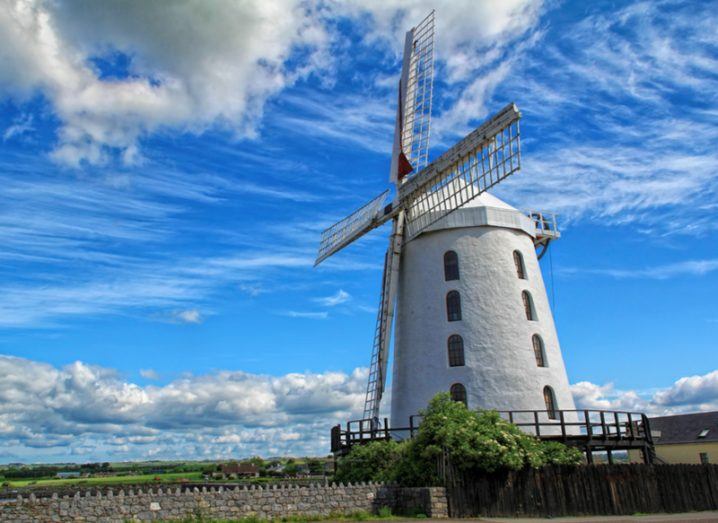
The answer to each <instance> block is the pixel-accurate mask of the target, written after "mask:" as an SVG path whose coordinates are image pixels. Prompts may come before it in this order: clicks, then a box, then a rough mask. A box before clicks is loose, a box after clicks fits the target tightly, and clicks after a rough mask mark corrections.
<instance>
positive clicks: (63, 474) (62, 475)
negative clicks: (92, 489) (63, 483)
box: [55, 470, 80, 479]
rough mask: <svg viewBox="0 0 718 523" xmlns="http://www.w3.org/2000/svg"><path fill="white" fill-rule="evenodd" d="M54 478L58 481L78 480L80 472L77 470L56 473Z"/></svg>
mask: <svg viewBox="0 0 718 523" xmlns="http://www.w3.org/2000/svg"><path fill="white" fill-rule="evenodd" d="M55 477H56V478H58V479H69V478H79V477H80V471H79V470H68V471H63V472H58V473H57V474H55Z"/></svg>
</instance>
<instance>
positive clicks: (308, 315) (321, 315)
mask: <svg viewBox="0 0 718 523" xmlns="http://www.w3.org/2000/svg"><path fill="white" fill-rule="evenodd" d="M280 314H282V315H283V316H287V317H289V318H304V319H308V320H326V319H327V318H329V313H328V312H326V311H319V312H317V311H286V312H282V313H280Z"/></svg>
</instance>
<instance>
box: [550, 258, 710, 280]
mask: <svg viewBox="0 0 718 523" xmlns="http://www.w3.org/2000/svg"><path fill="white" fill-rule="evenodd" d="M716 270H718V259H710V260H687V261H681V262H676V263H669V264H665V265H658V266H653V267H643V268H636V269H601V268H594V267H588V268H573V267H564V268H561V269H559V271H560V272H561V273H563V274H568V275H596V274H597V275H601V276H610V277H613V278H619V279H629V278H631V279H655V280H665V279H668V278H674V277H677V276H703V275H705V274H708V273H710V272H713V271H716Z"/></svg>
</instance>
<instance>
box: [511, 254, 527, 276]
mask: <svg viewBox="0 0 718 523" xmlns="http://www.w3.org/2000/svg"><path fill="white" fill-rule="evenodd" d="M514 265H516V275H517V276H518V277H519V279H521V280H525V279H526V268H525V267H524V257H523V255H522V254H521V253H520V252H519V251H514Z"/></svg>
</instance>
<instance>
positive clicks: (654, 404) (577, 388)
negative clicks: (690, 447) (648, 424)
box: [571, 370, 718, 416]
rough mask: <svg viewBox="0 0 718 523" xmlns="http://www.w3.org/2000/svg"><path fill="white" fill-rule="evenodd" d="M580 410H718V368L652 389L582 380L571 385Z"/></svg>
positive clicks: (664, 412) (652, 412)
mask: <svg viewBox="0 0 718 523" xmlns="http://www.w3.org/2000/svg"><path fill="white" fill-rule="evenodd" d="M571 392H572V393H573V397H574V400H575V401H576V407H577V408H579V409H607V410H627V411H635V412H646V413H647V414H649V415H652V416H661V415H668V414H680V413H684V412H696V411H711V410H718V370H715V371H712V372H709V373H707V374H704V375H702V376H688V377H684V378H680V379H679V380H677V381H675V382H674V383H673V385H671V386H670V387H668V388H665V389H660V390H657V391H651V392H640V391H635V390H617V389H615V387H614V386H613V384H612V383H607V384H605V385H596V384H594V383H591V382H588V381H582V382H579V383H576V384H574V385H572V386H571Z"/></svg>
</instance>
